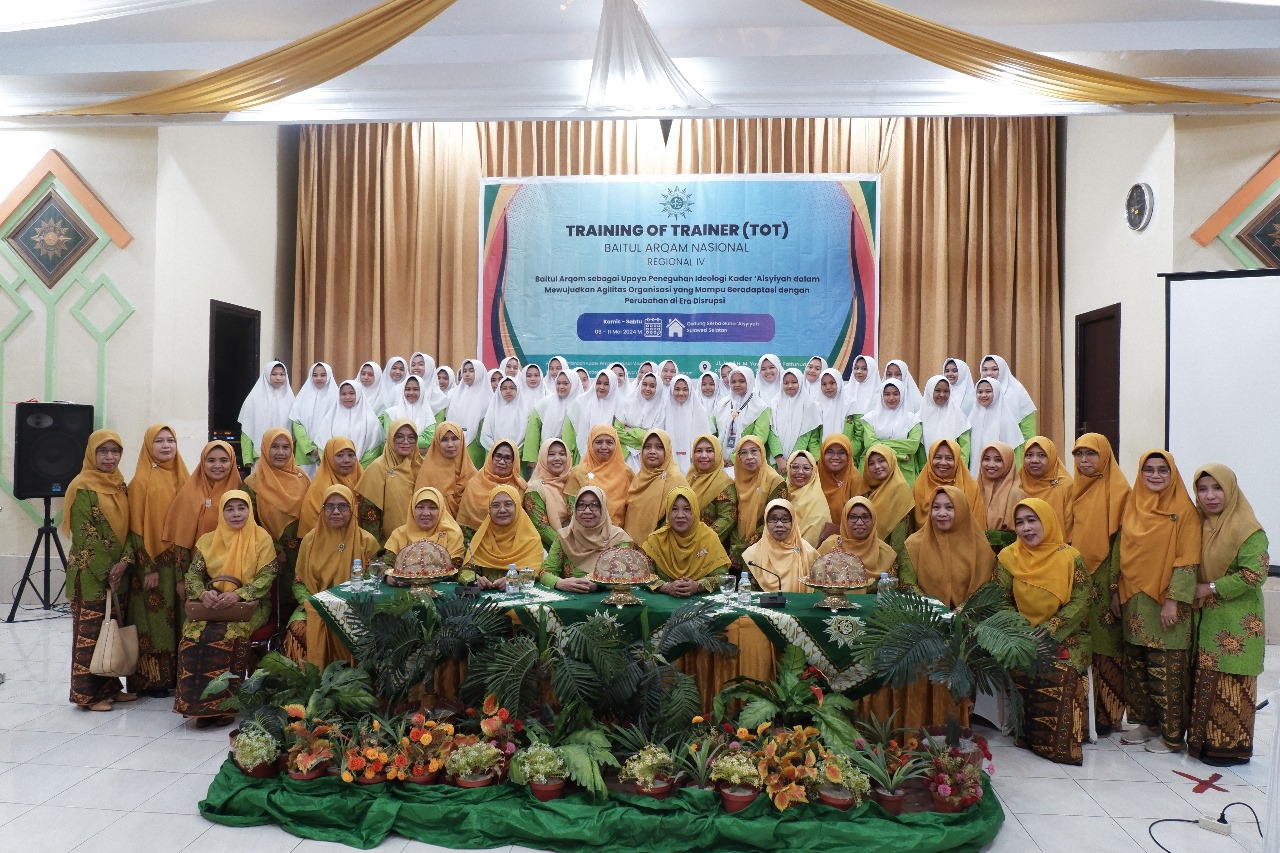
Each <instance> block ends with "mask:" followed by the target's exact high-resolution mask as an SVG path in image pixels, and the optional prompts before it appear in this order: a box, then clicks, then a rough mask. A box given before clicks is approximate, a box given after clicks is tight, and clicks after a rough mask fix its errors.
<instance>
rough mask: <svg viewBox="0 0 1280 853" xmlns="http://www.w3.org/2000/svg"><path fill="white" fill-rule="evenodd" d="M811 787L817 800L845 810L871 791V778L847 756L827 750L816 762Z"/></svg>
mask: <svg viewBox="0 0 1280 853" xmlns="http://www.w3.org/2000/svg"><path fill="white" fill-rule="evenodd" d="M813 787H814V788H815V792H816V793H817V795H818V802H820V803H823V804H825V805H828V806H832V807H834V808H837V809H839V810H840V811H842V812H847V811H848V810H849V809H851V808H854V807H855V806H857V805H858V804H859V803H861V802H862V799H863V797H866V796H867V795H869V794H870V793H871V780H870V779H868V778H867V774H865V773H863V772H862V771H861V770H859V769H858V768H857V767H855V766H854V765H853V762H851V761H850V760H849V758H848V756H846V755H844V754H842V753H838V752H828V753H827V754H826V755H825V756H824V757H823V759H822V761H820V762H818V778H817V780H816V782H815V784H814V786H813Z"/></svg>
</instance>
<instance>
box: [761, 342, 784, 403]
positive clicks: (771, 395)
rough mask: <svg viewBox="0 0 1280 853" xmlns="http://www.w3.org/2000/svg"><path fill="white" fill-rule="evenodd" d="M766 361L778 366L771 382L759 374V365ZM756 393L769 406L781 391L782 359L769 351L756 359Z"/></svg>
mask: <svg viewBox="0 0 1280 853" xmlns="http://www.w3.org/2000/svg"><path fill="white" fill-rule="evenodd" d="M766 361H769V362H772V363H773V366H774V367H776V368H778V375H777V377H776V378H775V379H774V380H773V381H772V382H765V381H764V379H763V377H761V376H760V373H761V370H760V366H761V365H762V364H764V363H765V362H766ZM756 393H757V394H759V395H760V399H762V400H764V401H765V402H766V403H768V404H769V405H770V406H772V405H773V401H774V400H776V399H778V395H779V394H781V393H782V359H780V358H778V357H777V356H776V355H774V354H773V353H771V352H767V353H765V354H764V355H762V356H760V358H758V359H757V360H756Z"/></svg>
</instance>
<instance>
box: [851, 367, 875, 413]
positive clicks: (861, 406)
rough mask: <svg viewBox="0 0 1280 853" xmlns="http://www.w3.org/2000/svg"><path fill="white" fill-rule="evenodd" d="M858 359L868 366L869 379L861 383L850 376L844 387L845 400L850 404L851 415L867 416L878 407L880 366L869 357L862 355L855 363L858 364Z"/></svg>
mask: <svg viewBox="0 0 1280 853" xmlns="http://www.w3.org/2000/svg"><path fill="white" fill-rule="evenodd" d="M858 359H862V361H863V362H864V363H865V364H866V365H867V378H866V379H864V380H862V381H861V382H859V381H858V380H856V379H854V378H853V375H852V374H850V375H849V381H848V382H846V383H845V386H844V399H845V402H846V403H848V404H849V413H850V414H854V415H865V414H866V413H867V412H869V411H871V410H872V409H874V408H875V407H876V398H877V397H878V396H879V394H880V365H879V364H877V363H876V360H875V358H874V357H872V356H869V355H860V356H858V357H857V358H855V359H854V360H853V363H854V364H857V363H858Z"/></svg>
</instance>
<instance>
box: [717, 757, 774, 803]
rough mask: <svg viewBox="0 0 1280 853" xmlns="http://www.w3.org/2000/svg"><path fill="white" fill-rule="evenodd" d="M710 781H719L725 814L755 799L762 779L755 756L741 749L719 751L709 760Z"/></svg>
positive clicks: (758, 793)
mask: <svg viewBox="0 0 1280 853" xmlns="http://www.w3.org/2000/svg"><path fill="white" fill-rule="evenodd" d="M711 781H713V782H719V783H720V798H721V800H722V801H723V803H724V810H725V812H726V813H727V814H733V813H734V812H740V811H742V810H743V809H745V808H746V807H747V806H749V805H751V804H752V803H754V802H755V801H756V797H758V796H759V795H760V786H761V784H763V781H764V780H763V779H761V777H760V765H759V762H757V761H756V759H755V756H754V755H753V754H752V753H750V752H747V751H745V750H741V749H735V750H729V751H725V752H722V753H720V755H718V756H716V758H714V759H713V760H712V761H711Z"/></svg>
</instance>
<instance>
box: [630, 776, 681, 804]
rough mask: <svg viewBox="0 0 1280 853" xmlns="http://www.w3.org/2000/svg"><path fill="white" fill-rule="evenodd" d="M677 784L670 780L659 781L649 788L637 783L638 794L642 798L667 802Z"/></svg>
mask: <svg viewBox="0 0 1280 853" xmlns="http://www.w3.org/2000/svg"><path fill="white" fill-rule="evenodd" d="M675 789H676V786H675V783H674V782H672V781H671V780H670V779H658V780H656V781H654V783H653V784H652V785H649V786H648V787H646V786H644V785H641V784H640V783H639V782H637V783H636V793H637V794H639V795H640V796H642V797H652V798H653V799H655V800H665V799H666V798H667V797H669V796H671V794H672V793H673V792H674V791H675Z"/></svg>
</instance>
